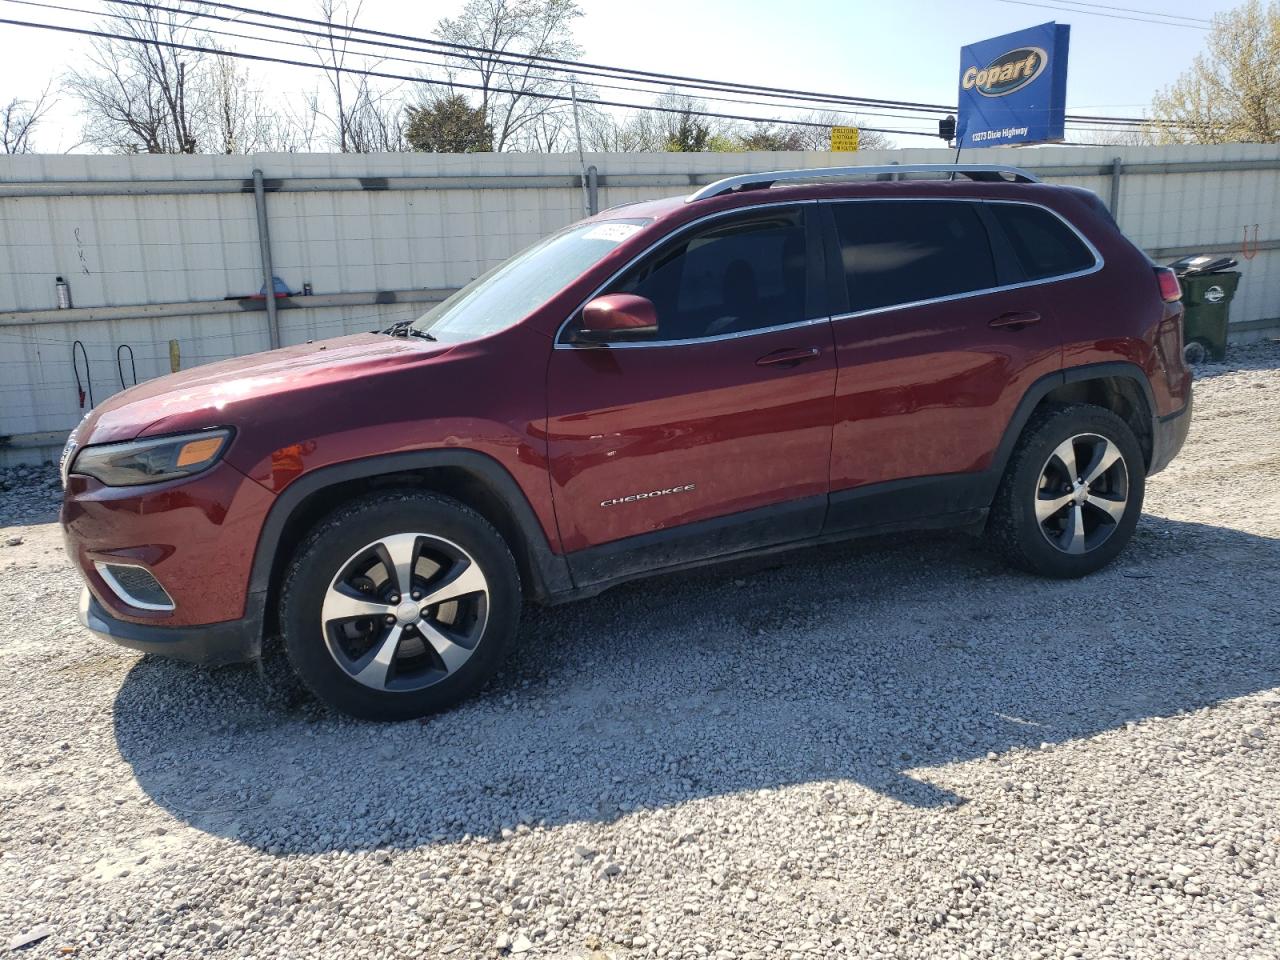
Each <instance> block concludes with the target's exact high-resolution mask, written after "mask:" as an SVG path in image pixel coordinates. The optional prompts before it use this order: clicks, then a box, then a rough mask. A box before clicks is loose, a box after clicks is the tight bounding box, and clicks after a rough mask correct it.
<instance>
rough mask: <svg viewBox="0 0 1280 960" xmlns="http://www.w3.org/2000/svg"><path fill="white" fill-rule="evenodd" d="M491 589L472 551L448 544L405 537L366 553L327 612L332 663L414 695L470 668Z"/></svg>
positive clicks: (341, 576) (357, 556) (352, 563)
mask: <svg viewBox="0 0 1280 960" xmlns="http://www.w3.org/2000/svg"><path fill="white" fill-rule="evenodd" d="M488 618H489V584H488V581H487V580H486V579H485V575H484V571H483V570H481V569H480V565H479V564H478V563H476V561H475V560H474V559H473V558H472V557H471V555H470V554H469V553H467V551H466V550H464V549H463V548H462V547H460V546H459V545H458V544H456V543H454V542H452V541H450V540H446V539H444V538H443V537H437V536H433V535H431V534H426V533H399V534H394V535H392V536H387V537H383V538H381V539H380V540H376V541H374V542H373V543H370V544H367V545H366V546H364V547H361V548H360V549H359V550H357V551H356V552H355V553H354V554H352V555H351V556H350V557H349V558H348V559H347V560H346V562H345V563H343V564H342V566H341V567H340V568H339V570H338V573H337V575H336V576H335V577H334V578H333V581H332V582H331V583H330V584H329V588H328V590H327V591H326V592H325V595H324V602H323V604H322V605H321V611H320V625H321V629H322V630H323V631H324V641H325V646H326V647H327V648H328V650H329V653H330V655H332V657H333V659H334V660H335V661H336V662H337V664H338V666H339V667H341V668H342V670H343V671H344V672H346V673H347V674H348V675H349V676H350V677H351V678H352V679H353V680H355V681H357V682H358V683H361V684H363V685H364V686H366V687H370V688H372V689H374V690H379V691H386V692H392V693H394V692H403V693H408V692H412V691H416V690H421V689H423V688H424V687H429V686H431V685H433V684H436V683H439V682H440V681H441V680H443V679H445V677H448V676H450V675H451V674H453V673H455V672H456V671H457V670H459V669H460V668H461V667H462V666H463V664H465V663H466V662H467V661H468V660H469V659H470V658H471V655H472V654H473V653H474V652H475V650H476V647H477V646H478V645H479V643H480V640H481V638H482V637H483V636H484V630H485V625H486V624H487V622H488Z"/></svg>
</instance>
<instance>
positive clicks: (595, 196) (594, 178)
mask: <svg viewBox="0 0 1280 960" xmlns="http://www.w3.org/2000/svg"><path fill="white" fill-rule="evenodd" d="M599 212H600V171H599V170H597V169H596V167H595V164H592V165H591V166H589V167H587V214H588V216H592V217H594V216H595V215H596V214H597V213H599Z"/></svg>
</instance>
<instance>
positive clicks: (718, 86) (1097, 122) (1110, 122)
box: [5, 0, 1182, 136]
mask: <svg viewBox="0 0 1280 960" xmlns="http://www.w3.org/2000/svg"><path fill="white" fill-rule="evenodd" d="M5 2H10V3H17V4H20V5H23V6H34V7H40V8H44V9H53V10H59V11H62V12H77V13H84V14H92V13H94V12H95V11H90V10H85V9H83V8H72V7H66V6H61V5H56V4H47V3H38V2H34V0H5ZM114 2H115V3H116V4H118V5H122V6H130V7H137V8H142V9H146V10H156V11H162V12H166V13H181V14H184V15H187V16H191V17H193V18H197V17H204V18H208V19H214V20H217V21H220V22H225V23H238V24H243V25H246V26H252V27H262V28H264V29H267V30H278V31H287V32H289V33H293V34H296V35H300V36H312V37H320V38H323V39H329V40H332V39H333V34H334V31H335V30H336V31H338V32H340V33H343V34H345V38H344V40H345V42H354V43H358V44H361V45H364V46H373V47H387V48H392V49H400V50H409V51H412V52H415V53H422V52H431V53H434V54H436V55H442V56H446V57H455V58H460V59H463V60H466V61H467V62H468V65H466V66H461V67H460V66H459V65H456V64H445V63H440V62H438V61H428V60H420V59H409V58H405V57H394V56H388V55H384V54H381V53H378V54H374V53H367V52H363V51H352V55H354V56H361V57H366V58H373V57H377V58H379V59H380V60H396V61H400V62H405V63H412V64H416V65H423V66H436V67H444V68H446V69H465V70H476V71H478V70H479V67H478V66H476V65H474V60H473V55H472V54H470V53H453V52H449V51H448V50H437V51H423V50H422V49H421V45H422V44H431V45H441V44H443V45H444V46H446V47H449V48H463V47H465V45H461V44H446V43H445V42H444V41H429V40H423V39H419V38H411V37H406V36H403V35H399V34H384V33H383V32H381V31H371V30H366V29H365V28H362V27H355V26H353V25H333V24H328V23H326V22H325V21H316V20H311V19H308V18H303V17H291V16H287V15H284V14H275V13H272V12H270V11H260V10H255V9H253V8H249V7H241V6H236V5H233V4H225V3H213V4H212V5H213V6H217V7H223V8H227V9H230V10H235V11H243V12H246V13H251V14H254V15H260V16H267V17H275V18H278V19H283V20H287V21H291V22H302V23H309V24H318V25H321V26H324V27H326V32H320V31H315V30H306V29H302V28H298V27H286V26H279V25H276V24H274V23H263V22H261V21H256V20H255V21H247V20H244V19H243V18H242V17H228V16H224V15H220V14H213V13H208V12H204V11H199V10H187V9H185V8H173V7H166V6H164V5H161V4H156V3H149V2H146V0H114ZM1073 2H1074V0H1073ZM107 15H108V16H113V17H116V18H118V19H123V20H127V21H132V20H136V21H137V22H142V23H151V22H152V21H150V20H143V19H141V18H130V17H124V16H121V15H120V14H115V13H107ZM192 29H193V30H197V29H198V30H200V31H202V32H204V33H207V34H211V35H217V36H229V37H235V38H238V39H244V40H250V41H253V42H261V43H275V44H280V45H285V46H293V47H305V48H307V49H314V47H313V46H312V45H311V44H307V43H298V42H296V41H288V40H282V39H279V38H275V37H266V36H258V35H252V34H243V33H235V32H231V31H220V30H213V29H210V28H205V27H199V28H197V27H192ZM355 32H365V33H370V34H373V35H377V36H383V35H387V36H393V37H398V38H400V39H410V40H414V42H415V43H416V44H418V46H407V45H405V44H400V43H391V42H387V41H382V40H377V41H375V40H366V39H364V38H362V37H356V36H353V33H355ZM137 42H143V41H142V40H141V39H138V40H137ZM465 48H466V49H467V50H470V51H474V52H476V53H483V54H485V55H486V58H487V62H492V63H497V64H500V65H505V66H517V67H524V68H528V67H529V65H530V60H531V59H540V58H537V57H532V58H524V59H512V58H513V57H515V56H517V55H513V54H502V53H500V52H499V51H492V50H490V49H489V48H481V47H465ZM541 59H555V58H541ZM561 62H565V63H573V61H561ZM308 66H310V65H308ZM316 66H319V67H320V68H321V69H327V68H326V67H325V66H324V65H323V64H319V65H316ZM581 67H582V68H583V69H582V71H580V72H586V71H587V70H592V71H596V72H592V73H590V74H588V75H590V76H606V77H608V78H610V79H622V80H625V81H627V82H636V83H650V84H652V83H657V82H659V81H656V80H649V79H645V78H644V77H641V76H627V75H623V76H614V74H613V73H604V74H601V73H599V72H598V69H601V70H609V71H614V72H618V73H623V74H626V73H627V72H628V71H626V70H625V68H612V67H609V68H598V69H597V65H594V64H581ZM546 69H547V70H548V71H550V72H555V71H563V70H564V68H546ZM640 73H644V72H643V71H640ZM369 75H376V74H369ZM657 76H662V77H667V76H671V77H675V76H676V75H666V74H660V75H657ZM409 79H411V80H413V81H414V82H422V83H428V84H432V83H434V84H436V85H439V81H430V80H427V79H425V78H420V77H418V78H409ZM561 82H566V81H563V80H562V81H561ZM681 83H682V85H685V86H693V85H694V84H697V83H706V84H711V85H712V86H709V87H708V89H714V90H723V89H725V88H726V87H728V88H739V87H741V88H749V89H752V90H757V91H759V93H758V94H757V95H759V96H766V97H771V98H778V99H784V100H795V99H805V100H810V101H814V102H817V103H820V104H823V105H824V106H827V108H828V110H830V112H834V113H845V114H865V115H870V116H881V117H891V118H894V119H912V117H911V116H909V115H904V114H898V113H890V112H885V111H884V110H882V109H879V108H875V107H866V106H863V107H862V108H861V109H860V110H857V111H854V110H848V109H835V110H832V109H831V108H830V104H831V103H833V102H834V103H841V104H846V103H850V104H855V105H857V104H861V103H864V102H874V103H883V104H893V105H894V106H893V109H903V110H913V111H923V112H927V113H932V114H936V113H941V112H944V111H945V112H954V108H950V107H946V106H941V105H928V104H917V103H914V102H911V101H889V100H876V101H870V100H869V98H859V97H849V96H843V95H838V94H816V93H809V92H804V91H801V92H797V93H796V94H793V93H792V92H790V91H787V90H785V89H780V88H770V87H763V86H759V85H754V84H736V83H732V82H729V81H703V80H698V79H697V78H687V79H686V80H685V81H682V82H681ZM454 85H455V86H458V87H462V88H464V89H478V88H477V87H476V86H474V85H466V84H460V83H459V84H454ZM596 86H598V87H600V88H601V89H615V90H621V91H624V92H633V93H642V92H644V91H642V90H637V89H635V88H634V87H621V86H617V85H612V84H604V83H598V84H596ZM695 89H696V87H695ZM498 92H502V91H498ZM526 95H530V94H526ZM828 97H830V98H832V99H830V100H828V99H825V98H828ZM700 99H705V100H712V101H717V102H722V103H730V104H738V105H745V106H760V107H767V106H770V104H762V103H759V102H758V101H750V100H738V99H734V98H730V97H717V96H711V95H707V94H702V95H700ZM584 102H586V101H584ZM599 102H600V103H602V104H607V105H618V106H622V107H624V108H627V109H639V110H644V109H655V108H652V107H650V106H648V105H645V104H633V103H626V104H611V103H610V102H609V101H599ZM773 106H785V107H786V108H788V109H801V107H800V106H799V105H798V104H795V103H787V104H773ZM659 112H680V113H683V112H685V111H684V110H683V109H680V110H677V111H671V110H670V109H668V110H666V111H663V110H659ZM696 112H697V113H698V114H699V115H703V116H724V117H726V118H728V119H747V120H752V121H759V122H775V123H783V122H786V123H791V124H798V123H800V121H795V120H790V121H784V120H781V119H774V120H772V121H771V120H770V118H762V117H749V118H739V117H736V116H732V115H720V114H714V113H711V112H707V111H696ZM859 119H860V118H859ZM1066 119H1067V120H1068V122H1070V123H1071V124H1072V125H1073V126H1075V125H1087V126H1097V127H1104V128H1110V129H1125V130H1132V129H1134V128H1135V127H1137V128H1141V127H1144V126H1166V125H1169V126H1182V124H1174V123H1171V122H1167V121H1152V120H1147V119H1145V118H1127V117H1095V116H1088V115H1077V114H1068V115H1067V118H1066ZM809 125H810V126H813V127H818V126H824V124H816V123H814V124H809ZM860 125H862V126H863V128H864V129H868V130H872V129H874V128H871V127H867V126H865V125H864V124H860ZM878 132H898V133H902V134H905V135H922V136H928V135H930V133H931V132H932V131H918V130H916V131H909V130H898V131H889V130H882V131H878Z"/></svg>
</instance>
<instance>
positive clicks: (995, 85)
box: [960, 47, 1049, 97]
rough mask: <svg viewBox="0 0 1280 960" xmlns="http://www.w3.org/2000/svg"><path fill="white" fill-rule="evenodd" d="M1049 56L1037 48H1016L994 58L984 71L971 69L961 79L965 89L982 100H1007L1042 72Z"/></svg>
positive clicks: (1047, 63)
mask: <svg viewBox="0 0 1280 960" xmlns="http://www.w3.org/2000/svg"><path fill="white" fill-rule="evenodd" d="M1048 65H1049V55H1048V54H1047V53H1045V52H1044V51H1043V50H1042V49H1040V48H1039V47H1018V48H1017V49H1016V50H1010V51H1009V52H1008V53H1002V54H1001V55H1000V56H998V57H996V58H995V59H994V60H992V61H991V62H990V63H989V64H987V66H986V68H985V69H979V68H977V67H970V68H969V69H968V70H966V71H965V72H964V76H963V77H961V79H960V85H961V86H962V87H964V88H965V89H966V90H972V89H974V88H975V87H976V88H977V90H978V92H979V93H980V94H982V95H983V96H984V97H1007V96H1008V95H1009V94H1011V93H1013V92H1014V91H1015V90H1021V89H1022V88H1023V87H1025V86H1026V85H1027V84H1029V83H1031V82H1032V81H1033V80H1035V78H1036V77H1038V76H1040V74H1042V73H1044V68H1045V67H1047V66H1048Z"/></svg>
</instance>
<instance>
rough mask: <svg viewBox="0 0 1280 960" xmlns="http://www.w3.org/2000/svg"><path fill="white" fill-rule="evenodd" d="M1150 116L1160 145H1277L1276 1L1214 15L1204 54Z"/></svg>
mask: <svg viewBox="0 0 1280 960" xmlns="http://www.w3.org/2000/svg"><path fill="white" fill-rule="evenodd" d="M1151 112H1152V116H1153V118H1154V119H1155V120H1158V121H1163V122H1162V123H1160V124H1157V125H1155V126H1154V129H1153V130H1152V133H1153V134H1154V136H1155V138H1156V140H1157V141H1160V142H1166V143H1239V142H1247V143H1280V0H1271V2H1269V3H1267V4H1266V5H1265V6H1264V5H1263V4H1262V2H1261V0H1249V2H1248V3H1245V4H1244V5H1242V6H1239V7H1236V8H1235V9H1234V10H1228V11H1227V12H1225V13H1220V14H1218V15H1217V16H1215V17H1214V18H1213V27H1212V29H1211V30H1210V32H1209V39H1208V41H1207V43H1206V45H1205V51H1204V53H1201V54H1199V55H1198V56H1197V57H1196V58H1195V60H1194V61H1192V64H1191V68H1190V69H1189V70H1187V71H1186V72H1185V73H1183V74H1182V75H1181V76H1180V77H1178V79H1177V80H1176V81H1174V83H1173V84H1172V85H1171V86H1169V87H1166V88H1165V89H1164V90H1163V91H1161V92H1160V93H1159V94H1157V95H1156V97H1155V100H1154V101H1153V103H1152V111H1151Z"/></svg>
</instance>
